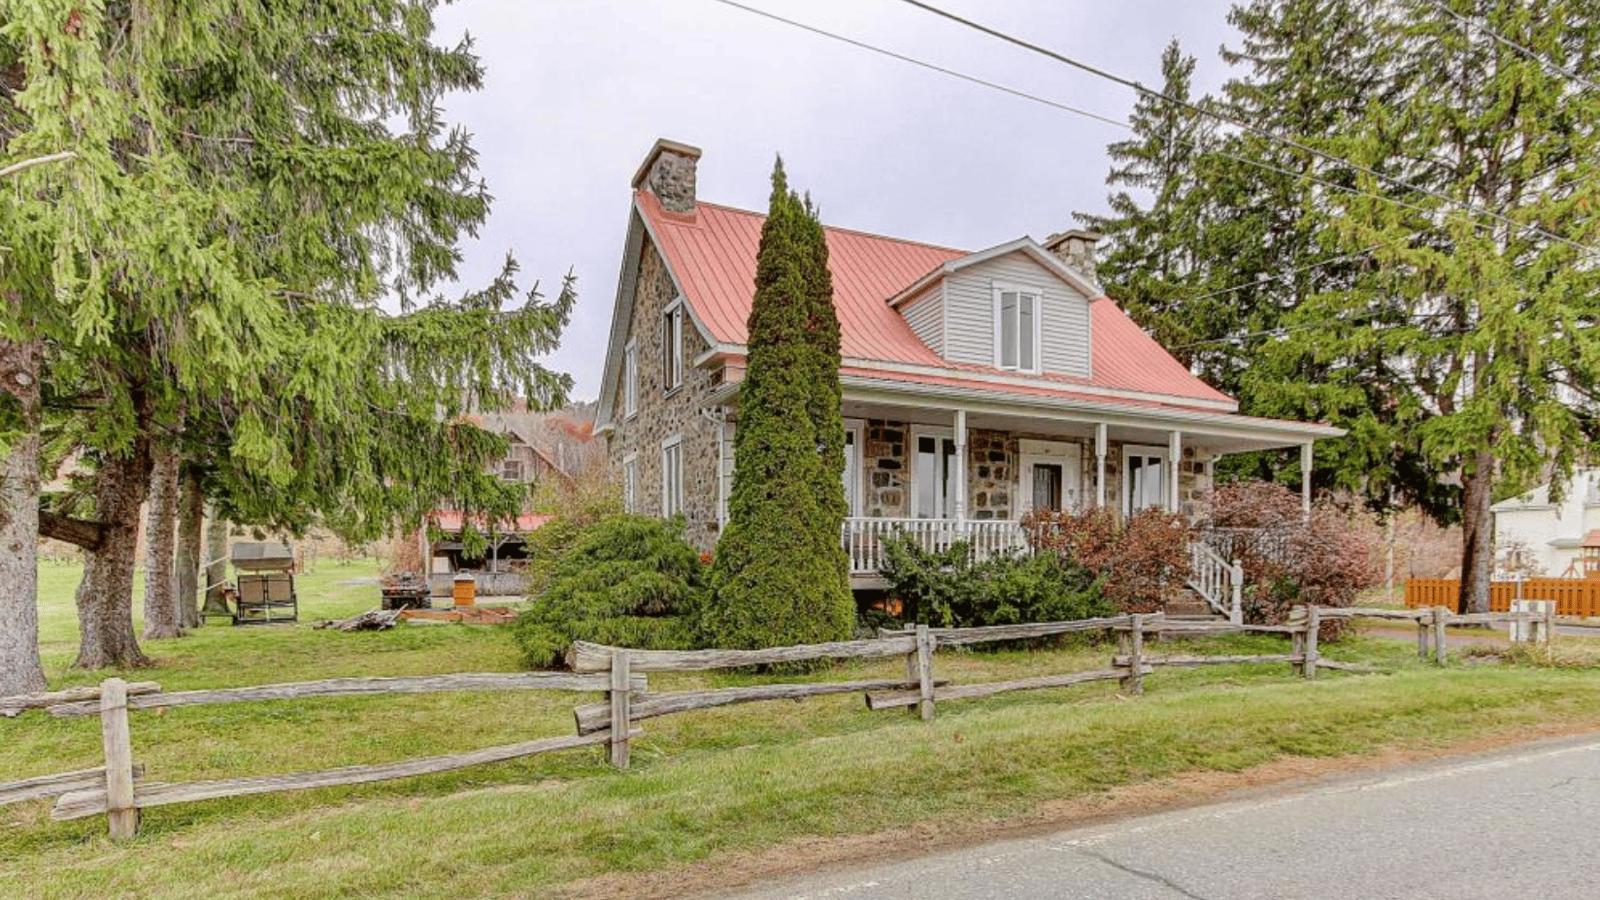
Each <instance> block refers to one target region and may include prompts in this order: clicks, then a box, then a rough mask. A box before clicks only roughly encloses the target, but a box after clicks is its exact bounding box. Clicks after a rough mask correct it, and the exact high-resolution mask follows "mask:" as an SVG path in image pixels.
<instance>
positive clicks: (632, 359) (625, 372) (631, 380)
mask: <svg viewBox="0 0 1600 900" xmlns="http://www.w3.org/2000/svg"><path fill="white" fill-rule="evenodd" d="M638 413H639V342H638V341H629V342H628V344H627V346H625V347H623V348H622V416H623V418H625V419H631V418H633V417H634V416H635V415H638Z"/></svg>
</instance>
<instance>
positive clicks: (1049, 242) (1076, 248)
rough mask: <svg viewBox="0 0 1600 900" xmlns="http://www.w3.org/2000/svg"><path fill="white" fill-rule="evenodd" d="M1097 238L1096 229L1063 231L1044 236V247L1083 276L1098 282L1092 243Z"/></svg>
mask: <svg viewBox="0 0 1600 900" xmlns="http://www.w3.org/2000/svg"><path fill="white" fill-rule="evenodd" d="M1099 240H1100V233H1099V232H1097V231H1076V230H1075V231H1063V232H1061V233H1060V234H1052V235H1050V236H1049V237H1047V238H1045V240H1044V248H1045V249H1046V250H1049V251H1050V252H1051V253H1054V254H1055V255H1056V256H1057V257H1058V258H1060V260H1061V261H1062V262H1064V263H1066V264H1067V265H1069V266H1071V267H1072V268H1074V269H1077V270H1078V272H1079V273H1080V274H1082V275H1083V277H1085V278H1087V279H1089V280H1090V281H1092V282H1094V283H1095V284H1099V283H1100V279H1099V278H1098V277H1096V273H1095V260H1094V245H1095V243H1096V242H1097V241H1099Z"/></svg>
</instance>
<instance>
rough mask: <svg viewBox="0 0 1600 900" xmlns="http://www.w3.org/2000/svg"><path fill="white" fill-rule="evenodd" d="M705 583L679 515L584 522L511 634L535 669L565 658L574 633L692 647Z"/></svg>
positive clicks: (639, 644)
mask: <svg viewBox="0 0 1600 900" xmlns="http://www.w3.org/2000/svg"><path fill="white" fill-rule="evenodd" d="M707 584H708V572H707V570H706V567H705V566H704V565H703V564H702V563H701V562H700V554H699V551H697V550H696V549H695V548H694V547H693V546H691V545H690V544H689V542H688V541H686V540H684V538H683V520H682V519H681V518H678V519H671V520H661V519H654V518H647V517H644V516H633V515H615V516H610V517H608V518H605V519H602V520H600V521H599V522H597V523H595V524H594V525H591V526H589V527H588V528H586V529H584V530H583V532H582V534H581V535H580V536H579V538H578V540H577V541H576V543H575V544H574V545H573V546H572V549H571V550H569V551H568V552H567V553H566V554H565V556H563V557H562V559H561V561H560V562H559V563H558V564H557V565H556V569H555V572H554V574H553V575H552V576H551V578H550V583H549V586H548V587H547V588H546V590H545V592H544V593H543V594H542V595H540V596H538V597H535V598H533V600H532V601H531V602H530V603H529V605H528V607H527V608H526V609H525V610H524V611H523V613H522V615H521V616H520V617H518V619H517V622H516V624H515V626H513V629H512V635H513V638H514V639H515V640H516V642H517V644H518V646H519V647H521V649H522V653H523V656H524V658H525V659H526V661H527V663H528V665H529V666H531V667H533V668H536V669H546V668H561V667H562V666H564V665H565V658H564V657H565V654H566V651H567V648H568V647H569V646H571V644H572V642H573V641H575V640H584V641H594V642H596V643H602V644H615V645H619V646H625V647H633V648H637V649H643V650H685V649H689V648H691V647H692V646H694V621H695V616H696V615H697V614H698V612H699V610H700V609H701V607H702V606H703V605H704V603H705V597H706V592H707Z"/></svg>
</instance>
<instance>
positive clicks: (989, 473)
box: [967, 428, 1020, 519]
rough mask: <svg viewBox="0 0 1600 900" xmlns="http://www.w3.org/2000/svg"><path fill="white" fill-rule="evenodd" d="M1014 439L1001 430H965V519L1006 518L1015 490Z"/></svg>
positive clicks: (1014, 507)
mask: <svg viewBox="0 0 1600 900" xmlns="http://www.w3.org/2000/svg"><path fill="white" fill-rule="evenodd" d="M1016 481H1017V438H1016V436H1015V435H1012V434H1008V433H1007V432H1004V431H984V430H982V429H977V428H971V429H968V430H967V518H969V519H1010V518H1013V517H1014V516H1015V513H1014V512H1013V511H1014V510H1017V509H1020V506H1019V505H1018V504H1017V503H1016V500H1015V495H1016V492H1017V490H1016V489H1017V484H1016Z"/></svg>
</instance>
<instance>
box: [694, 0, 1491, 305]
mask: <svg viewBox="0 0 1600 900" xmlns="http://www.w3.org/2000/svg"><path fill="white" fill-rule="evenodd" d="M717 2H718V3H722V4H724V5H726V6H731V7H734V8H735V9H740V10H743V11H745V12H748V13H752V14H754V15H757V16H761V17H762V18H766V19H771V20H772V21H775V22H780V23H782V24H784V25H789V26H792V27H794V28H799V29H801V30H802V31H808V32H811V33H812V34H815V35H819V36H821V37H825V38H828V39H830V40H834V41H838V42H840V43H844V44H849V45H850V46H852V47H857V48H859V49H862V50H867V51H869V52H872V53H877V54H879V55H882V56H887V57H889V58H890V59H895V60H899V61H900V62H905V63H910V64H911V65H914V66H918V67H920V68H924V69H928V70H930V71H933V72H938V73H940V74H942V75H948V76H950V77H952V78H958V79H960V80H962V81H966V82H970V83H972V84H976V85H980V86H982V87H987V88H991V89H993V90H997V91H1002V92H1004V93H1007V94H1010V95H1012V96H1014V97H1019V98H1021V99H1024V100H1028V101H1031V102H1033V103H1039V104H1042V105H1044V106H1049V107H1052V108H1054V109H1058V110H1061V111H1063V112H1069V113H1073V114H1074V115H1079V116H1084V117H1086V118H1090V119H1093V120H1095V121H1097V122H1103V123H1105V124H1107V125H1112V126H1115V127H1117V128H1121V129H1124V130H1126V131H1133V130H1134V128H1133V126H1132V125H1129V124H1128V123H1127V122H1120V121H1117V120H1115V119H1110V118H1107V117H1105V116H1102V115H1099V114H1097V113H1092V112H1088V111H1086V110H1082V109H1078V108H1077V107H1073V106H1068V105H1066V104H1064V103H1058V102H1056V101H1054V100H1050V99H1048V98H1046V97H1041V96H1039V95H1037V94H1030V93H1028V92H1027V91H1023V90H1019V89H1017V88H1013V87H1008V86H1006V85H1003V84H997V83H995V82H992V81H985V80H984V79H982V78H977V77H975V76H972V75H968V74H966V73H964V72H958V71H956V70H954V69H949V68H945V67H943V66H939V65H935V64H933V63H929V62H925V61H923V60H920V59H917V58H915V57H911V56H906V55H905V54H901V53H896V52H894V51H892V50H886V49H884V48H882V47H878V46H876V45H874V44H869V43H866V42H865V41H859V40H856V39H855V38H850V37H846V36H844V35H841V34H837V33H835V32H832V31H828V30H826V29H822V28H818V27H816V26H813V25H807V24H806V23H804V22H799V21H795V20H794V19H788V18H785V17H783V16H780V15H777V14H776V13H771V12H768V11H766V10H764V9H757V8H755V7H753V6H746V5H745V4H743V3H739V2H737V0H717ZM1176 140H1178V141H1181V142H1182V143H1185V144H1188V145H1189V146H1190V147H1193V148H1195V149H1200V150H1202V151H1204V152H1208V153H1213V154H1215V155H1217V156H1220V157H1222V158H1224V159H1228V160H1232V161H1234V162H1237V163H1240V164H1243V165H1247V166H1251V167H1253V168H1257V169H1262V170H1264V171H1267V172H1273V173H1276V174H1279V175H1287V176H1289V177H1291V178H1305V179H1306V180H1308V181H1310V182H1311V183H1313V184H1316V185H1318V186H1320V187H1325V188H1328V189H1330V190H1335V191H1343V192H1344V193H1347V194H1352V195H1355V196H1358V197H1369V198H1372V199H1374V200H1379V201H1381V202H1384V203H1389V204H1392V205H1394V206H1398V207H1401V208H1404V209H1408V210H1411V211H1413V212H1418V213H1422V214H1424V215H1431V214H1432V213H1433V210H1430V209H1428V208H1427V207H1423V206H1418V205H1417V204H1414V203H1408V202H1406V201H1404V200H1400V199H1397V198H1394V197H1386V196H1384V195H1382V194H1374V193H1369V192H1366V191H1361V190H1358V189H1356V188H1352V187H1348V186H1346V185H1342V184H1337V183H1334V182H1331V181H1327V180H1325V179H1322V178H1318V177H1316V176H1315V175H1310V174H1307V173H1304V172H1296V171H1293V170H1291V169H1285V168H1282V167H1280V166H1275V165H1272V164H1271V163H1267V162H1263V161H1262V160H1259V159H1251V158H1250V157H1246V156H1240V155H1238V154H1234V153H1229V152H1227V151H1225V150H1219V149H1217V148H1214V147H1213V148H1206V147H1201V146H1200V145H1199V144H1198V143H1197V142H1195V141H1193V140H1191V139H1188V138H1182V137H1179V138H1176ZM1476 227H1478V228H1483V227H1486V226H1483V225H1481V224H1479V225H1477V226H1476ZM1422 233H1423V232H1420V231H1417V232H1411V233H1409V234H1406V235H1402V236H1400V237H1397V238H1394V239H1393V240H1391V241H1384V242H1382V243H1380V244H1377V245H1376V246H1375V247H1374V248H1373V249H1376V247H1382V246H1386V245H1387V244H1390V243H1394V242H1395V241H1400V240H1409V239H1411V238H1413V237H1417V236H1418V235H1420V234H1422ZM1365 252H1370V251H1359V252H1358V253H1355V254H1349V255H1348V256H1357V255H1360V254H1361V253H1365ZM1348 256H1346V257H1335V258H1333V259H1327V260H1323V261H1321V262H1317V263H1312V264H1310V265H1307V266H1303V267H1301V269H1297V270H1294V271H1292V272H1289V273H1285V274H1294V273H1295V272H1299V271H1305V270H1309V269H1314V268H1319V267H1321V266H1326V265H1332V264H1333V263H1336V262H1340V261H1342V260H1344V259H1346V258H1348ZM1280 277H1282V276H1280ZM1260 283H1261V282H1260V281H1259V280H1257V281H1254V282H1250V283H1247V284H1240V285H1236V286H1234V287H1231V288H1227V289H1224V290H1221V291H1214V292H1212V293H1210V294H1203V295H1201V296H1200V297H1196V298H1193V299H1204V298H1206V297H1214V296H1219V295H1221V294H1225V293H1232V292H1233V291H1242V290H1244V289H1246V288H1249V287H1254V286H1256V285H1258V284H1260Z"/></svg>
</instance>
